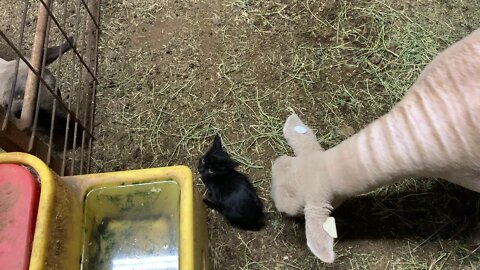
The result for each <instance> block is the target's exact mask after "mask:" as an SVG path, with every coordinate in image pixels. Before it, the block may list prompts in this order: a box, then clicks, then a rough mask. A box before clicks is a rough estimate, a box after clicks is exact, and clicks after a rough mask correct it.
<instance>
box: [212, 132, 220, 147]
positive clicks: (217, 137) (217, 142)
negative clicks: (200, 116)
mask: <svg viewBox="0 0 480 270" xmlns="http://www.w3.org/2000/svg"><path fill="white" fill-rule="evenodd" d="M212 149H222V140H221V139H220V135H218V134H217V135H215V138H214V139H213V145H212Z"/></svg>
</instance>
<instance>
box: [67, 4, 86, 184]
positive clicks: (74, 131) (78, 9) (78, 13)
mask: <svg viewBox="0 0 480 270" xmlns="http://www.w3.org/2000/svg"><path fill="white" fill-rule="evenodd" d="M75 16H76V21H77V22H76V24H75V36H76V37H77V38H78V37H79V28H80V22H81V20H82V19H81V9H80V1H77V6H76V12H75ZM79 41H80V38H78V39H77V42H79ZM71 72H72V75H71V76H70V78H72V81H71V82H72V85H74V83H73V82H74V75H73V74H75V65H72V71H71ZM75 92H76V93H77V100H78V91H75ZM71 107H72V102H71V100H69V101H68V109H69V110H70V109H71ZM69 130H70V117H69V116H67V128H66V129H65V137H67V136H68V132H69ZM75 134H76V129H75V127H74V130H73V148H74V147H75V142H76V139H77V138H76V135H75ZM67 146H68V142H67V141H65V143H64V145H63V157H64V160H65V159H66V155H67ZM74 153H75V152H74ZM74 155H75V154H73V156H74ZM73 158H75V156H74V157H73ZM66 166H67V165H66V164H65V162H63V163H62V175H64V170H65V168H66Z"/></svg>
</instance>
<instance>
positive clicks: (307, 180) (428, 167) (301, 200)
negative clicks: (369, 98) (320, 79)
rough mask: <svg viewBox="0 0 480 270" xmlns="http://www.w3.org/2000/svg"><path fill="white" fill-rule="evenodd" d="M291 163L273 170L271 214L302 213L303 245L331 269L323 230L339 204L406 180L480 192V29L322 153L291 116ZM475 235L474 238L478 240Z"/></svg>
mask: <svg viewBox="0 0 480 270" xmlns="http://www.w3.org/2000/svg"><path fill="white" fill-rule="evenodd" d="M284 136H285V138H286V139H287V141H288V143H289V144H290V146H291V147H292V148H293V150H294V153H295V157H289V156H282V157H280V158H278V159H277V160H275V161H274V163H273V166H272V190H271V195H272V198H273V201H274V203H275V206H276V208H277V209H278V210H279V211H282V212H285V213H287V214H289V215H297V214H304V215H305V220H306V236H307V244H308V246H309V248H310V250H311V251H312V252H313V253H314V254H315V255H316V256H317V257H318V258H320V259H321V260H322V261H325V262H333V261H334V259H335V254H334V251H333V238H332V236H330V234H329V233H328V232H327V231H326V230H325V229H324V228H323V224H324V223H325V221H326V220H327V218H328V217H329V215H330V213H331V211H332V210H333V209H334V208H336V207H338V206H339V205H340V204H341V203H342V202H343V201H344V200H346V199H348V198H350V197H352V196H355V195H357V194H362V193H366V192H369V191H371V190H373V189H376V188H378V187H381V186H385V185H389V184H392V183H394V182H396V181H399V180H401V179H404V178H406V177H419V176H427V177H438V178H443V179H446V180H448V181H450V182H452V183H455V184H458V185H460V186H463V187H465V188H467V189H471V190H473V191H476V192H480V30H477V31H475V32H473V33H472V34H470V35H469V36H468V37H466V38H464V39H462V40H461V41H459V42H457V43H456V44H454V45H452V46H451V47H449V48H448V49H446V50H445V51H444V52H442V53H440V54H439V55H438V56H437V57H436V58H435V59H434V60H433V61H432V62H431V63H430V64H429V65H428V66H427V67H426V68H425V69H424V70H423V72H422V73H421V75H420V76H419V78H418V79H417V81H416V82H415V84H414V85H413V86H412V87H411V88H410V90H409V91H408V93H407V94H406V95H405V97H404V98H403V99H402V100H401V101H400V102H399V103H398V104H397V105H396V106H395V107H394V108H393V109H392V110H391V111H390V112H389V113H388V114H386V115H384V116H382V117H381V118H379V119H377V120H376V121H374V122H372V123H371V124H369V125H368V126H367V127H365V128H364V129H363V130H361V131H360V132H358V133H357V134H355V135H354V136H352V137H350V138H348V139H347V140H345V141H343V142H342V143H340V144H339V145H337V146H335V147H333V148H331V149H329V150H327V151H324V150H323V149H322V147H321V146H320V145H319V144H318V143H317V140H316V137H315V135H314V133H313V132H312V130H311V129H310V128H308V127H307V126H305V125H304V124H303V123H302V122H301V121H300V119H299V118H298V117H297V116H296V115H292V116H290V117H289V118H288V119H287V121H286V123H285V126H284ZM477 235H478V234H477Z"/></svg>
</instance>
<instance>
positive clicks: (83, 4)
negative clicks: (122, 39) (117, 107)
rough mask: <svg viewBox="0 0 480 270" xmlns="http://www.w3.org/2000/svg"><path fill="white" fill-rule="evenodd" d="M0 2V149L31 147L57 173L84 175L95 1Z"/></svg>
mask: <svg viewBox="0 0 480 270" xmlns="http://www.w3.org/2000/svg"><path fill="white" fill-rule="evenodd" d="M2 3H5V5H4V6H2V7H1V8H0V10H1V9H3V10H4V14H0V16H1V18H0V36H1V38H0V57H1V58H2V59H0V148H2V149H3V150H4V151H22V152H28V153H32V154H34V155H36V156H37V157H39V158H40V159H42V160H43V161H44V162H45V163H46V164H48V165H49V166H50V167H51V168H52V169H53V170H54V171H55V172H57V173H58V174H59V175H72V174H82V173H88V172H89V171H90V162H91V156H92V143H93V141H94V137H93V131H94V117H95V101H96V98H95V97H96V90H97V85H98V78H97V71H98V42H99V34H100V0H24V1H19V0H2ZM2 5H3V4H2ZM0 13H1V11H0Z"/></svg>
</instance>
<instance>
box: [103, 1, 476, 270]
mask: <svg viewBox="0 0 480 270" xmlns="http://www.w3.org/2000/svg"><path fill="white" fill-rule="evenodd" d="M478 4H479V3H478V1H443V0H442V1H440V0H422V1H368V0H367V1H341V0H337V1H335V0H326V1H248V0H229V1H218V0H196V1H176V0H175V1H173V0H172V1H162V0H142V1H113V0H104V1H103V7H102V9H103V21H102V25H103V34H102V42H101V59H100V68H101V71H100V74H101V78H102V79H101V81H102V83H101V86H100V89H99V97H98V102H99V103H98V109H97V112H98V115H97V126H96V131H95V132H96V136H97V138H98V139H97V141H96V143H95V152H94V153H95V154H94V170H95V171H111V170H124V169H134V168H147V167H157V166H167V165H172V164H185V165H188V166H190V167H191V168H193V169H194V168H195V165H196V161H197V159H198V157H199V156H200V155H201V154H202V153H203V151H204V150H205V149H206V148H207V147H208V145H209V144H210V142H211V140H212V138H213V135H214V134H216V133H220V134H221V135H222V138H223V140H224V142H225V144H226V148H227V150H228V151H229V152H230V153H231V155H232V156H233V157H234V158H235V159H237V160H238V161H239V162H241V164H242V166H241V170H242V171H243V172H245V173H247V174H248V175H249V176H250V178H251V180H252V181H253V183H254V185H255V187H256V188H257V191H258V193H259V195H260V197H261V198H262V199H263V202H264V204H265V211H266V213H267V217H268V221H267V226H266V227H265V229H264V230H262V231H259V232H245V231H241V230H238V229H235V228H233V227H231V226H230V225H228V224H227V223H226V222H225V220H224V219H223V218H222V217H221V216H220V215H219V214H217V213H215V212H212V211H209V215H208V224H209V235H210V251H211V261H212V264H213V266H214V268H215V269H480V251H476V252H475V251H472V250H471V249H470V248H468V247H467V246H466V244H465V241H466V238H467V237H468V232H469V229H470V228H471V227H472V223H473V222H474V219H475V218H474V216H475V215H477V216H478V214H479V213H478V198H475V196H466V195H465V194H468V193H466V192H465V191H464V190H462V189H460V188H457V187H454V186H451V185H448V184H446V183H444V182H442V181H437V180H431V179H429V180H427V179H415V180H413V179H412V180H409V181H406V182H405V183H402V184H399V185H395V186H392V187H386V188H383V189H381V190H378V191H375V192H372V193H371V194H366V195H363V196H360V197H357V198H354V199H352V200H350V201H347V202H346V203H345V204H344V205H343V206H342V207H341V208H340V209H338V210H337V211H336V212H335V213H334V216H335V217H336V219H337V224H338V230H339V234H340V238H339V239H338V242H337V244H336V245H335V250H336V252H337V255H338V259H337V260H336V262H335V263H334V264H331V265H327V264H323V263H321V262H320V261H319V260H318V259H316V258H315V257H314V256H313V255H312V254H311V253H310V252H309V250H308V248H307V246H306V243H305V236H304V228H303V227H304V223H303V221H302V220H301V219H291V218H287V217H285V216H283V215H281V214H280V213H278V212H277V211H276V210H275V208H274V207H273V205H272V202H271V199H270V198H269V188H270V167H271V162H272V160H273V159H275V158H276V157H277V156H279V155H281V154H284V153H288V151H289V149H288V148H287V146H286V143H285V141H284V140H283V138H282V136H281V127H282V123H283V121H284V120H285V119H286V117H287V116H288V115H289V114H290V113H291V111H292V110H293V111H295V112H297V113H299V114H300V115H301V117H302V118H303V119H304V120H305V121H306V123H308V124H309V125H311V126H312V127H314V129H315V130H316V131H317V135H318V137H319V141H320V142H321V143H322V144H323V145H324V146H325V147H327V148H329V147H331V146H333V145H335V144H337V143H338V142H340V141H341V140H343V139H344V138H345V137H346V136H348V135H349V134H351V132H352V130H353V131H358V130H359V129H361V128H362V127H363V126H365V125H366V124H367V123H368V122H370V121H371V120H373V119H375V118H376V117H378V116H380V115H381V114H383V113H385V112H386V111H388V109H389V108H391V107H392V106H393V104H395V102H397V101H398V100H399V99H400V98H401V96H402V95H403V94H404V92H405V91H406V90H407V89H408V86H409V85H411V83H412V82H413V81H414V80H415V78H416V76H417V75H418V73H419V72H420V70H421V69H422V68H423V66H425V65H426V64H427V63H428V61H429V60H430V59H431V58H432V57H433V56H434V55H435V54H436V53H437V52H438V51H439V50H441V49H443V48H445V47H446V46H448V44H451V43H452V42H453V41H455V40H458V39H460V38H461V37H463V36H465V35H466V34H467V33H469V32H471V31H472V30H473V29H476V28H477V27H479V26H480V19H479V18H480V17H479V16H478V15H479V13H478V11H477V10H478ZM194 172H195V177H196V181H197V184H198V185H197V186H198V189H199V190H201V191H202V192H203V191H204V189H203V186H202V185H201V182H200V181H199V179H198V175H197V174H196V170H195V169H194ZM476 204H477V208H475V206H476ZM476 211H477V212H476Z"/></svg>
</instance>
